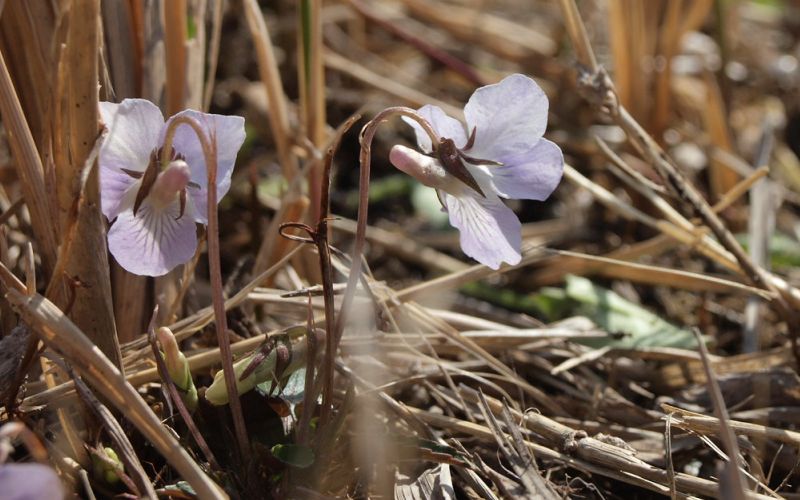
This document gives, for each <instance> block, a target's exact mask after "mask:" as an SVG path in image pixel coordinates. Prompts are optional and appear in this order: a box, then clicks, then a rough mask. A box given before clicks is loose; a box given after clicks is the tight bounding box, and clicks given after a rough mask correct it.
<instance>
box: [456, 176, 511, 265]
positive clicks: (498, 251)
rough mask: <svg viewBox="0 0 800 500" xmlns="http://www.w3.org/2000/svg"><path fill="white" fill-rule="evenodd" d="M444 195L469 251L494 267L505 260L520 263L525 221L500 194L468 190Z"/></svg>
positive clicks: (464, 247) (468, 253) (463, 242)
mask: <svg viewBox="0 0 800 500" xmlns="http://www.w3.org/2000/svg"><path fill="white" fill-rule="evenodd" d="M442 195H443V196H442ZM440 198H443V200H444V204H445V208H446V209H447V213H448V214H449V216H450V224H452V225H453V226H454V227H456V228H458V230H459V232H460V233H461V234H460V239H459V241H460V243H461V249H462V250H463V251H464V253H465V254H467V255H469V256H470V257H472V258H473V259H475V260H477V261H478V262H480V263H481V264H484V265H486V266H488V267H490V268H492V269H499V268H500V263H502V262H508V263H509V264H511V265H515V264H518V263H519V261H520V260H521V258H522V256H521V254H520V247H521V246H522V236H521V230H522V228H521V224H520V223H519V219H517V216H516V215H514V212H512V211H511V209H510V208H508V207H507V206H505V205H504V204H503V202H502V201H500V198H498V197H497V196H495V195H493V194H491V193H487V194H486V198H482V197H480V195H478V194H477V193H476V194H474V195H473V193H472V192H470V191H466V190H465V191H464V194H463V195H462V196H453V195H451V194H449V193H440Z"/></svg>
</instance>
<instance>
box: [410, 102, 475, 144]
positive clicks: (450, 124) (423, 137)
mask: <svg viewBox="0 0 800 500" xmlns="http://www.w3.org/2000/svg"><path fill="white" fill-rule="evenodd" d="M417 113H418V114H419V115H420V116H422V117H423V118H425V119H426V120H427V121H428V122H429V123H430V124H431V127H432V128H433V131H434V132H436V133H437V134H438V135H439V138H442V137H446V138H448V139H453V142H455V143H456V146H457V147H459V148H462V147H464V145H465V144H466V143H467V136H466V134H465V132H464V125H462V124H461V122H460V121H458V120H456V119H455V118H452V117H450V116H447V113H445V112H444V111H442V108H440V107H439V106H433V105H431V104H426V105H425V106H422V107H421V108H419V109H418V110H417ZM403 121H404V122H406V123H408V124H409V125H411V127H413V129H414V132H415V133H416V135H417V145H418V146H419V148H420V149H421V150H423V151H425V152H426V153H430V152H431V149H432V148H431V138H430V137H428V133H427V132H425V130H424V129H423V128H422V126H421V125H420V124H419V123H417V122H416V121H414V120H412V119H411V118H408V117H407V116H404V117H403Z"/></svg>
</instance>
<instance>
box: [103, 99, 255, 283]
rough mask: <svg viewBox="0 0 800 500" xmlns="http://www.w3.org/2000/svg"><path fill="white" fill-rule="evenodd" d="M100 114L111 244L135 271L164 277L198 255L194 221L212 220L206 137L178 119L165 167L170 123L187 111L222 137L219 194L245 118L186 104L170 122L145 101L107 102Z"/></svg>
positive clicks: (210, 136) (118, 257)
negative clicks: (104, 134) (189, 107)
mask: <svg viewBox="0 0 800 500" xmlns="http://www.w3.org/2000/svg"><path fill="white" fill-rule="evenodd" d="M100 114H101V117H102V119H103V122H104V123H105V125H106V127H107V128H108V136H107V137H106V139H105V141H104V143H103V145H102V147H101V149H100V155H99V167H100V195H101V200H100V201H101V208H102V210H103V214H105V216H106V218H107V219H108V220H109V222H111V223H112V225H111V228H110V230H109V232H108V248H109V250H110V252H111V254H112V255H113V256H114V258H115V259H116V260H117V262H118V263H119V264H120V265H121V266H122V267H123V268H125V269H126V270H128V271H130V272H131V273H134V274H140V275H146V276H161V275H163V274H166V273H167V272H169V271H170V270H172V269H173V268H175V267H176V266H178V265H179V264H183V263H185V262H187V261H188V260H189V259H191V258H192V256H193V255H194V253H195V250H196V248H197V229H196V226H195V225H196V224H207V223H208V207H207V199H208V198H207V196H208V180H207V179H208V177H207V170H206V161H205V156H204V154H203V148H202V145H201V142H200V139H199V138H198V137H197V134H196V133H195V131H194V130H193V128H192V127H191V126H189V125H187V124H185V123H181V124H180V125H178V126H177V128H176V131H175V136H174V139H173V143H172V147H171V151H170V152H169V156H168V159H169V163H168V164H167V165H166V166H165V167H164V168H162V164H161V159H162V148H163V146H164V140H165V135H166V132H167V129H168V128H169V127H170V124H171V122H172V121H173V120H175V119H177V118H178V117H188V118H189V119H191V120H193V121H194V122H195V123H197V124H198V125H199V126H200V128H201V129H202V130H203V132H204V135H205V136H206V137H207V138H208V139H209V140H211V141H215V142H216V151H217V200H220V199H222V197H223V196H225V193H227V192H228V189H230V185H231V174H232V172H233V166H234V163H235V162H236V155H237V153H238V152H239V148H241V146H242V143H243V142H244V138H245V131H244V118H242V117H239V116H222V115H214V114H207V113H201V112H199V111H194V110H186V111H182V112H180V113H178V114H176V115H175V116H173V117H171V118H170V119H169V120H168V121H167V122H166V123H165V122H164V116H163V115H162V114H161V111H160V110H159V109H158V107H157V106H156V105H154V104H153V103H151V102H150V101H147V100H144V99H125V100H123V101H122V102H121V103H119V104H114V103H110V102H101V103H100Z"/></svg>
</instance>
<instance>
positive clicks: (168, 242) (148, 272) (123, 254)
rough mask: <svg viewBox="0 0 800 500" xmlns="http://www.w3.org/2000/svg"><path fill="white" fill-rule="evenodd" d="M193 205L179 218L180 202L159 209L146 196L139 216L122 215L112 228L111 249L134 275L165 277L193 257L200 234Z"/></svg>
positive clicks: (127, 213)
mask: <svg viewBox="0 0 800 500" xmlns="http://www.w3.org/2000/svg"><path fill="white" fill-rule="evenodd" d="M191 210H192V209H191V205H190V204H187V206H186V213H184V214H183V216H182V217H180V218H178V216H179V214H180V204H179V202H178V200H177V198H176V199H175V202H174V203H172V204H170V205H168V206H166V207H164V208H163V209H161V210H159V209H157V208H155V207H154V206H153V205H152V204H151V203H150V201H149V200H147V199H145V201H144V203H142V206H141V207H139V211H138V212H136V215H135V216H134V215H133V211H132V210H126V211H124V212H122V213H120V214H119V216H118V217H117V221H116V222H115V223H114V224H113V225H112V226H111V229H110V230H109V231H108V249H109V250H110V251H111V255H113V256H114V258H115V259H117V262H119V265H121V266H122V267H124V268H125V269H126V270H127V271H129V272H131V273H133V274H139V275H143V276H161V275H164V274H166V273H168V272H169V271H171V270H172V269H174V268H175V267H176V266H178V265H179V264H183V263H184V262H187V261H188V260H189V259H191V258H192V256H193V255H194V251H195V249H196V248H197V233H196V228H195V222H194V218H193V217H192V213H191Z"/></svg>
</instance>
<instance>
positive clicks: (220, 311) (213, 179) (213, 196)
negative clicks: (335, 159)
mask: <svg viewBox="0 0 800 500" xmlns="http://www.w3.org/2000/svg"><path fill="white" fill-rule="evenodd" d="M180 125H188V126H190V127H191V128H192V130H193V131H194V133H195V134H196V135H197V138H198V140H199V141H200V145H201V146H202V148H203V155H204V156H205V160H206V169H207V171H208V203H207V204H208V229H207V232H206V237H207V242H208V267H209V274H210V275H211V289H212V291H213V293H212V300H213V303H214V318H215V324H216V327H217V342H218V343H219V350H220V354H221V356H220V357H221V358H222V371H223V373H224V375H225V389H226V390H227V391H228V399H229V401H230V407H231V415H232V416H233V427H234V431H235V433H236V440H237V441H238V443H239V451H240V453H241V454H242V458H244V459H247V457H248V456H249V454H250V453H249V444H248V438H247V427H246V426H245V421H244V415H243V414H242V404H241V402H240V401H239V391H238V389H237V388H236V374H235V373H234V371H233V357H232V355H231V344H230V337H228V321H227V317H226V316H225V298H224V297H223V294H222V270H221V266H220V256H219V222H218V217H217V141H216V137H215V135H216V133H215V131H214V130H213V129H212V130H211V137H207V136H206V134H205V132H204V131H203V128H202V127H201V126H200V124H199V123H197V121H196V120H193V119H192V118H189V117H188V116H177V117H175V118H174V119H173V120H172V121H171V122H170V124H169V127H168V128H167V132H166V134H165V137H164V148H163V149H162V151H161V162H162V165H166V164H167V162H169V155H170V152H171V151H172V142H173V140H174V138H175V132H176V131H177V130H178V127H179V126H180Z"/></svg>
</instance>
